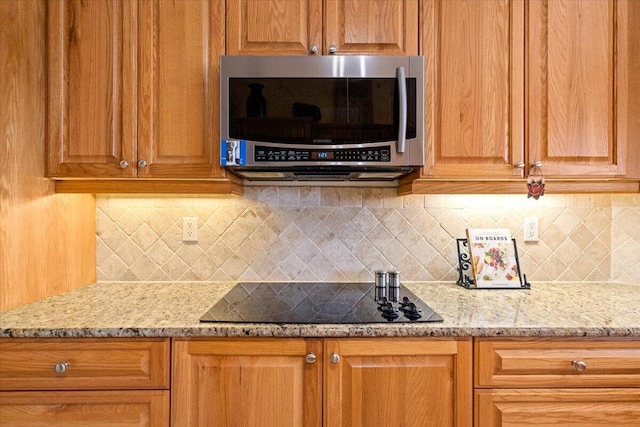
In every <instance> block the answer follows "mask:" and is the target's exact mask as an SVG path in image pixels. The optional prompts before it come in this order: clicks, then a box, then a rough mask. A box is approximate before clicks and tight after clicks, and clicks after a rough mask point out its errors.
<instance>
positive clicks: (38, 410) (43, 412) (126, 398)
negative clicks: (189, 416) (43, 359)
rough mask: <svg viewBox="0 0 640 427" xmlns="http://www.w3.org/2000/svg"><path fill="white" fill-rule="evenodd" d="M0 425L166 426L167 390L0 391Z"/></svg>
mask: <svg viewBox="0 0 640 427" xmlns="http://www.w3.org/2000/svg"><path fill="white" fill-rule="evenodd" d="M0 414H2V417H1V418H2V420H1V422H0V424H2V426H3V427H12V426H21V427H24V426H45V425H46V426H47V427H56V426H58V427H71V426H78V427H79V426H100V427H107V426H113V427H138V426H140V427H142V426H147V427H156V426H158V427H168V426H169V391H168V390H166V391H165V390H147V391H31V392H23V391H5V392H0Z"/></svg>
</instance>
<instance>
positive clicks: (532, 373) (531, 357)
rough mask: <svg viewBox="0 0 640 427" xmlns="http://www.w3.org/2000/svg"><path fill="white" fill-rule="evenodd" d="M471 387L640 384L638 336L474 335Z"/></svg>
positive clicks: (635, 385) (625, 385) (629, 385)
mask: <svg viewBox="0 0 640 427" xmlns="http://www.w3.org/2000/svg"><path fill="white" fill-rule="evenodd" d="M474 351H475V364H476V365H475V385H476V387H640V340H584V339H583V340H564V339H563V340H552V339H549V340H540V339H538V340H524V339H499V340H497V339H488V338H477V339H476V345H475V349H474Z"/></svg>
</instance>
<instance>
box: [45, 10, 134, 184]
mask: <svg viewBox="0 0 640 427" xmlns="http://www.w3.org/2000/svg"><path fill="white" fill-rule="evenodd" d="M46 4H47V63H48V73H47V79H48V95H47V134H48V135H47V139H48V152H49V161H48V174H49V176H52V177H60V176H69V177H83V176H95V177H101V178H102V177H104V178H120V177H132V176H135V174H136V169H135V164H136V161H137V158H136V153H135V150H136V141H135V138H136V107H135V102H136V73H137V69H136V64H137V61H136V55H137V50H136V48H137V44H136V28H137V20H136V12H135V2H133V1H132V0H123V1H118V2H113V1H109V0H97V1H91V2H83V1H77V0H53V1H50V2H47V3H46ZM123 160H124V161H127V162H128V163H129V164H130V166H129V167H125V168H123V167H121V166H120V162H121V161H123Z"/></svg>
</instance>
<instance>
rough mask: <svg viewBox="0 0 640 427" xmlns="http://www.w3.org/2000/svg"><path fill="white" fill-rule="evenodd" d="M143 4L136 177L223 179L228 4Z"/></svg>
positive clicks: (203, 1)
mask: <svg viewBox="0 0 640 427" xmlns="http://www.w3.org/2000/svg"><path fill="white" fill-rule="evenodd" d="M138 5H139V6H138V7H139V14H140V18H139V19H140V27H139V28H140V31H139V50H140V66H139V70H140V73H139V80H138V81H139V84H140V87H139V101H138V162H140V163H139V164H138V176H139V177H146V178H158V177H160V178H167V177H170V178H208V177H219V176H223V175H224V171H223V169H222V168H221V167H220V143H219V139H220V137H219V135H220V103H219V101H218V99H219V92H220V77H219V75H220V54H221V53H223V52H224V11H225V10H224V2H223V1H208V0H190V1H177V2H176V1H166V0H165V1H158V2H150V1H142V2H139V3H138ZM143 161H144V162H146V166H142V165H141V162H143Z"/></svg>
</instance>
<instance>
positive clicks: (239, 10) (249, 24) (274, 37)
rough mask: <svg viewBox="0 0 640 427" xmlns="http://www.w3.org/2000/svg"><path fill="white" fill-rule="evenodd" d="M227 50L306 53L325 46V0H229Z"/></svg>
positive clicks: (287, 53)
mask: <svg viewBox="0 0 640 427" xmlns="http://www.w3.org/2000/svg"><path fill="white" fill-rule="evenodd" d="M227 7H228V11H227V46H226V48H227V54H229V55H306V54H310V53H313V52H311V47H312V46H315V47H316V48H317V52H318V53H321V52H320V50H321V49H322V0H297V1H290V0H228V1H227Z"/></svg>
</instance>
